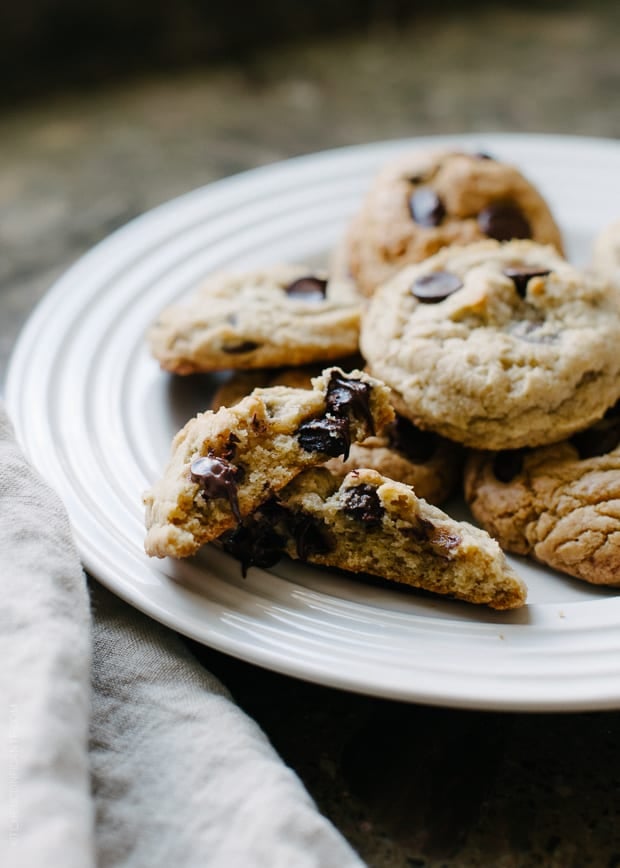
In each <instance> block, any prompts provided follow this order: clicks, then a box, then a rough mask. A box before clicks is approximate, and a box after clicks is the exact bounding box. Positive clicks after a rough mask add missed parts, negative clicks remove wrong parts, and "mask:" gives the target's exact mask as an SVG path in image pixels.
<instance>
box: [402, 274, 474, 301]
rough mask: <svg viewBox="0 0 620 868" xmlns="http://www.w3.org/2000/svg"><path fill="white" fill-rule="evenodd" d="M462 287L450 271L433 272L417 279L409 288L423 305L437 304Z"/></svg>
mask: <svg viewBox="0 0 620 868" xmlns="http://www.w3.org/2000/svg"><path fill="white" fill-rule="evenodd" d="M462 286H463V284H462V283H461V281H460V279H459V278H458V277H457V276H456V274H452V272H450V271H433V272H432V273H431V274H423V275H422V276H421V277H418V278H417V279H416V280H415V281H414V284H413V286H412V287H411V292H412V293H413V295H415V297H416V298H417V299H418V301H421V302H423V303H424V304H437V303H438V302H440V301H443V300H444V298H447V297H448V296H449V295H452V293H453V292H456V291H457V289H461V287H462Z"/></svg>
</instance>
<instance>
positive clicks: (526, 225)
mask: <svg viewBox="0 0 620 868" xmlns="http://www.w3.org/2000/svg"><path fill="white" fill-rule="evenodd" d="M485 238H493V239H496V240H497V241H508V240H510V239H512V238H529V239H532V240H534V241H538V242H540V243H542V244H553V245H554V246H555V247H556V249H557V250H558V251H559V252H562V239H561V236H560V231H559V229H558V227H557V225H556V223H555V220H554V218H553V215H552V214H551V211H550V210H549V206H548V205H547V203H546V202H545V200H544V199H543V197H542V196H541V194H540V193H539V192H538V190H536V188H535V187H534V186H533V185H532V184H531V183H530V182H529V181H528V180H527V179H526V178H525V177H524V176H523V175H522V174H521V172H520V171H519V170H518V169H517V168H516V167H515V166H512V165H509V164H508V163H504V162H500V161H499V160H494V159H491V158H490V157H489V156H488V155H487V154H466V153H460V152H459V153H456V152H451V151H445V150H443V151H437V150H432V151H427V150H416V151H412V152H410V153H407V154H404V155H402V156H401V157H399V158H398V159H396V160H394V161H393V162H391V163H390V164H389V165H387V166H385V168H384V169H383V170H382V171H381V172H380V173H379V174H378V176H377V177H376V179H375V181H374V183H373V185H372V187H371V188H370V191H369V192H368V194H367V196H366V198H365V199H364V201H363V203H362V206H361V208H360V210H359V212H358V213H357V214H356V215H355V217H354V218H353V221H352V223H351V226H350V228H349V231H348V233H347V236H346V239H345V248H346V250H347V251H348V253H347V260H348V268H349V270H350V273H351V275H352V277H353V279H354V280H355V281H356V283H357V286H358V288H359V290H360V291H361V292H362V293H363V294H364V295H372V293H373V292H374V291H375V289H376V287H377V286H379V285H380V284H382V283H384V282H385V281H386V280H387V279H389V278H390V277H391V276H392V275H393V274H395V273H396V272H397V271H398V270H399V269H400V268H402V267H403V266H405V265H408V264H410V263H414V262H421V261H422V260H423V259H426V258H427V257H429V256H432V255H433V254H434V253H437V251H438V250H439V249H440V248H442V247H446V246H448V245H451V244H459V245H464V244H470V243H472V242H474V241H480V240H483V239H485Z"/></svg>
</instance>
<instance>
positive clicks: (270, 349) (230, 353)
mask: <svg viewBox="0 0 620 868" xmlns="http://www.w3.org/2000/svg"><path fill="white" fill-rule="evenodd" d="M359 322H360V299H359V297H358V296H357V294H356V292H355V290H354V288H353V285H352V283H351V282H350V281H346V280H337V279H333V280H328V279H327V277H326V275H324V274H322V273H320V272H319V273H317V272H315V271H312V270H310V269H308V268H307V267H306V266H302V265H279V266H274V267H272V268H268V269H261V270H255V271H251V272H246V273H243V274H227V273H222V274H216V275H213V276H212V277H210V278H209V279H208V280H207V281H206V282H205V284H204V285H203V286H202V288H201V289H200V290H199V291H198V292H197V293H196V294H195V295H194V296H193V298H191V299H190V300H189V301H187V302H186V303H179V304H175V305H172V306H171V307H169V308H167V309H166V310H164V311H163V312H162V313H161V314H160V316H159V318H158V320H157V322H156V323H155V324H154V325H153V326H152V327H151V329H150V331H149V334H148V340H149V344H150V348H151V352H152V354H153V355H154V356H155V358H156V359H157V360H158V361H159V363H160V365H161V366H162V368H164V369H165V370H168V371H172V372H173V373H175V374H192V373H196V372H207V371H220V370H227V369H230V368H232V369H247V368H271V367H280V366H282V365H291V364H294V365H301V364H305V363H307V362H313V361H320V362H322V363H327V362H329V361H333V360H335V359H338V358H340V357H342V356H346V355H349V354H351V353H354V352H356V351H357V347H358V337H359Z"/></svg>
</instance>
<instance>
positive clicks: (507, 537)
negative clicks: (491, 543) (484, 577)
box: [465, 406, 620, 586]
mask: <svg viewBox="0 0 620 868" xmlns="http://www.w3.org/2000/svg"><path fill="white" fill-rule="evenodd" d="M465 495H466V498H467V501H468V503H469V505H470V508H471V511H472V513H473V515H474V516H475V518H476V520H477V521H479V522H480V524H481V525H482V526H483V527H484V528H485V529H486V530H487V531H488V532H489V533H490V534H491V535H492V536H493V537H495V539H497V540H498V542H499V544H500V545H501V546H502V548H504V549H506V550H507V551H510V552H514V553H515V554H520V555H530V556H531V557H533V558H535V559H536V560H538V561H541V562H542V563H545V564H548V565H549V566H550V567H554V568H555V569H556V570H561V571H562V572H564V573H568V574H569V575H571V576H575V577H576V578H578V579H584V580H585V581H586V582H591V583H592V584H596V585H614V586H620V406H617V407H615V408H613V409H612V410H611V411H609V412H608V413H607V415H606V416H605V418H604V419H602V420H601V421H600V422H599V423H597V424H596V425H594V426H593V427H592V428H589V429H587V430H586V431H582V432H580V433H579V434H577V435H575V436H574V437H572V438H571V439H570V440H565V441H563V442H562V443H556V444H554V445H552V446H545V447H543V448H540V449H532V450H517V451H509V452H498V453H488V452H477V453H472V455H471V456H470V457H469V458H468V460H467V465H466V471H465Z"/></svg>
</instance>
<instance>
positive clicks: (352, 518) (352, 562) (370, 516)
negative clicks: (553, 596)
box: [222, 468, 527, 609]
mask: <svg viewBox="0 0 620 868" xmlns="http://www.w3.org/2000/svg"><path fill="white" fill-rule="evenodd" d="M222 543H223V545H224V547H225V548H226V550H227V551H229V552H230V553H231V554H234V555H235V556H236V557H238V558H239V559H240V560H241V561H242V562H243V564H244V566H245V568H247V567H248V566H250V565H251V564H257V565H259V566H261V565H262V566H269V565H271V564H273V563H274V562H275V561H276V560H277V558H278V557H279V554H280V553H281V552H286V554H288V555H289V556H290V557H292V558H295V559H297V558H298V559H301V560H304V561H308V562H309V563H313V564H320V565H322V566H329V567H337V568H339V569H342V570H347V571H349V572H352V573H366V574H370V575H374V576H380V577H381V578H384V579H388V580H391V581H394V582H399V583H402V584H405V585H409V586H411V587H415V588H422V589H424V590H426V591H432V592H433V593H437V594H444V595H449V596H452V597H455V598H456V599H459V600H465V601H467V602H470V603H481V604H485V605H488V606H491V607H492V608H494V609H513V608H517V607H519V606H522V605H523V604H524V602H525V598H526V593H527V591H526V587H525V584H524V583H523V582H522V581H521V579H520V578H519V576H518V575H517V574H516V573H515V571H514V570H513V569H512V568H511V567H510V566H509V564H508V563H507V561H506V558H505V556H504V554H503V552H502V551H501V549H500V547H499V546H498V544H497V543H496V542H495V540H493V539H491V537H490V536H489V535H488V534H487V533H485V531H482V530H479V529H478V528H475V527H473V526H472V525H470V524H467V523H466V522H457V521H454V520H453V519H451V518H449V516H447V515H446V514H445V513H443V512H442V511H441V510H439V509H437V507H434V506H431V505H430V504H428V503H426V502H425V501H424V500H421V499H420V498H418V497H416V495H415V493H414V492H413V489H412V488H410V487H409V486H407V485H403V484H402V483H400V482H394V481H393V480H391V479H388V478H386V477H385V476H382V475H381V474H380V473H377V472H376V471H374V470H356V471H353V472H352V473H349V474H347V476H345V477H344V479H343V478H342V477H341V476H338V475H335V474H332V473H330V472H329V470H327V469H326V468H315V469H312V470H308V471H304V472H303V473H302V474H300V475H299V476H297V478H296V479H294V480H293V482H291V483H290V484H289V485H287V486H286V488H284V489H283V490H282V491H281V492H280V493H279V495H277V497H276V499H275V501H272V502H270V503H269V504H267V505H266V506H265V507H264V508H262V509H260V510H259V511H258V512H257V513H255V514H254V515H253V516H251V517H250V518H249V519H248V520H247V521H246V522H245V523H244V524H243V525H242V526H241V527H240V528H238V529H237V531H235V532H233V533H232V534H228V535H226V536H225V537H224V538H223V540H222Z"/></svg>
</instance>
